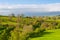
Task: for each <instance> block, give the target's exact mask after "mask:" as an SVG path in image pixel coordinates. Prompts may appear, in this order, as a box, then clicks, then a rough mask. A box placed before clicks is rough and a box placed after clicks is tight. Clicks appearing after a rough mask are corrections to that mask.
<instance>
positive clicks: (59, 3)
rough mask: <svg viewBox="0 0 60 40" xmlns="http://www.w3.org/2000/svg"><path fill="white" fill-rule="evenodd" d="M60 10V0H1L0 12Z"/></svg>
mask: <svg viewBox="0 0 60 40" xmlns="http://www.w3.org/2000/svg"><path fill="white" fill-rule="evenodd" d="M52 11H60V0H0V14H1V13H5V14H6V13H11V12H52Z"/></svg>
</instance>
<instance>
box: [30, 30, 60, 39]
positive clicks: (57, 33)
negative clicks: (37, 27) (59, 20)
mask: <svg viewBox="0 0 60 40" xmlns="http://www.w3.org/2000/svg"><path fill="white" fill-rule="evenodd" d="M31 40H60V29H55V30H48V31H47V32H44V34H43V36H41V37H36V38H32V39H31Z"/></svg>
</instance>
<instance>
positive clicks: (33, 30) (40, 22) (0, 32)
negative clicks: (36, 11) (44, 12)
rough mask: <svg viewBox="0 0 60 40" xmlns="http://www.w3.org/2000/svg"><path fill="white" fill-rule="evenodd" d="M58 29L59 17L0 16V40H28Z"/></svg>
mask: <svg viewBox="0 0 60 40" xmlns="http://www.w3.org/2000/svg"><path fill="white" fill-rule="evenodd" d="M59 28H60V16H40V17H36V16H33V17H28V16H26V17H24V15H17V16H15V15H14V14H12V15H10V16H0V40H29V39H31V38H34V37H37V36H39V35H40V36H42V33H43V32H44V31H47V30H52V29H59Z"/></svg>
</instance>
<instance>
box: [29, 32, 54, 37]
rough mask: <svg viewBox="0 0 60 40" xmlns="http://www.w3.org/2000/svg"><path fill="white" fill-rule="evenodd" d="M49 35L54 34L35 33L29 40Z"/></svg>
mask: <svg viewBox="0 0 60 40" xmlns="http://www.w3.org/2000/svg"><path fill="white" fill-rule="evenodd" d="M51 33H54V32H42V33H41V32H40V33H37V34H32V35H31V36H30V37H31V38H37V37H43V36H44V35H47V34H49V35H50V34H51Z"/></svg>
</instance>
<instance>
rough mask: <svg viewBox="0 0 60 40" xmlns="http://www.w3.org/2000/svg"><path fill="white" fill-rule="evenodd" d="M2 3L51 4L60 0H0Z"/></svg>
mask: <svg viewBox="0 0 60 40" xmlns="http://www.w3.org/2000/svg"><path fill="white" fill-rule="evenodd" d="M0 3H1V4H49V3H60V0H0Z"/></svg>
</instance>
